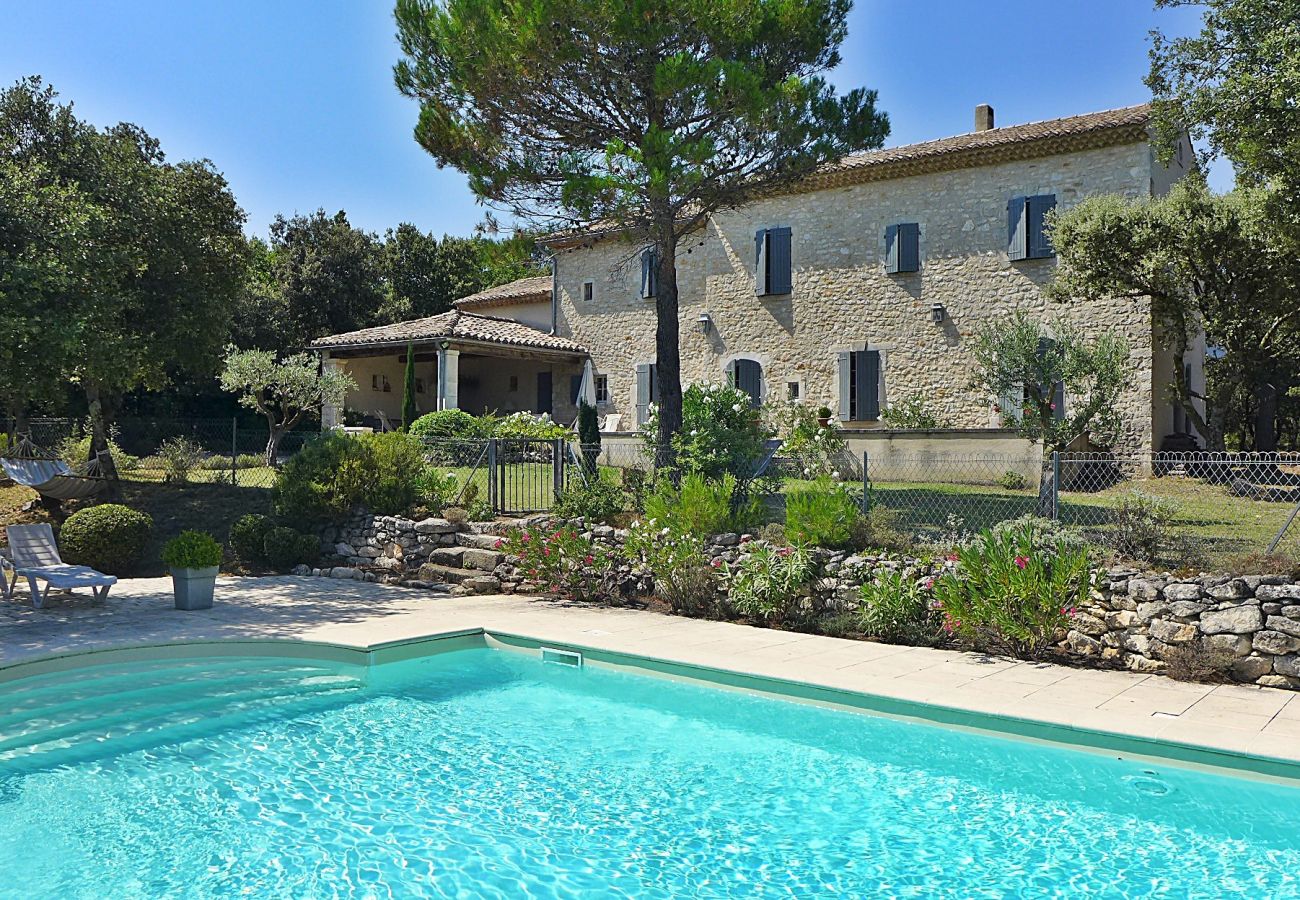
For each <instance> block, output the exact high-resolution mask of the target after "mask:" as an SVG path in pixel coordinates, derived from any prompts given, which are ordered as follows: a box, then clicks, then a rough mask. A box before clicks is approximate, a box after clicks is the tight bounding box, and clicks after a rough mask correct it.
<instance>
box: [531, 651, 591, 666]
mask: <svg viewBox="0 0 1300 900" xmlns="http://www.w3.org/2000/svg"><path fill="white" fill-rule="evenodd" d="M541 651H542V662H549V663H556V664H557V665H561V666H572V667H573V668H575V669H581V668H582V654H581V653H579V652H578V651H577V650H561V649H560V648H558V647H542V648H541Z"/></svg>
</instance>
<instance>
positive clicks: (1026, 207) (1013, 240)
mask: <svg viewBox="0 0 1300 900" xmlns="http://www.w3.org/2000/svg"><path fill="white" fill-rule="evenodd" d="M1053 209H1056V195H1055V194H1039V195H1037V196H1034V197H1012V198H1011V199H1010V200H1009V201H1007V257H1008V258H1009V259H1046V258H1048V257H1051V256H1055V255H1056V250H1055V249H1053V247H1052V241H1051V238H1050V237H1049V236H1048V234H1047V229H1046V228H1044V227H1043V226H1044V224H1045V222H1046V219H1047V214H1048V213H1049V212H1051V211H1052V210H1053Z"/></svg>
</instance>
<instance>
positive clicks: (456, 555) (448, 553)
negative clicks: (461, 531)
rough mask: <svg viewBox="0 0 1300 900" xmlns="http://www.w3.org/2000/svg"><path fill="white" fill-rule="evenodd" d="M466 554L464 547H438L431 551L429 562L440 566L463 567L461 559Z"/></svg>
mask: <svg viewBox="0 0 1300 900" xmlns="http://www.w3.org/2000/svg"><path fill="white" fill-rule="evenodd" d="M464 554H465V548H464V547H437V548H435V549H433V550H430V551H429V562H431V563H434V564H435V565H439V566H455V567H457V568H461V567H463V563H462V562H461V557H462V556H463V555H464Z"/></svg>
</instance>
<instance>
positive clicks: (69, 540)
mask: <svg viewBox="0 0 1300 900" xmlns="http://www.w3.org/2000/svg"><path fill="white" fill-rule="evenodd" d="M152 534H153V519H152V518H150V517H149V515H148V514H146V513H142V512H139V511H138V510H134V509H131V508H129V507H126V506H122V505H120V504H117V503H101V504H99V505H98V506H91V507H89V508H87V509H83V510H80V511H79V512H75V513H73V514H72V515H70V516H68V518H67V521H65V522H64V523H63V527H62V528H61V529H60V530H59V546H60V549H61V551H62V555H63V558H64V560H65V561H66V562H69V563H72V564H73V565H81V566H90V567H91V568H92V569H98V570H99V571H101V572H106V573H108V574H109V575H129V574H130V573H131V571H132V570H133V569H134V568H135V567H136V566H137V565H139V563H140V560H142V559H143V558H144V551H145V548H146V547H148V546H149V538H150V537H151V536H152Z"/></svg>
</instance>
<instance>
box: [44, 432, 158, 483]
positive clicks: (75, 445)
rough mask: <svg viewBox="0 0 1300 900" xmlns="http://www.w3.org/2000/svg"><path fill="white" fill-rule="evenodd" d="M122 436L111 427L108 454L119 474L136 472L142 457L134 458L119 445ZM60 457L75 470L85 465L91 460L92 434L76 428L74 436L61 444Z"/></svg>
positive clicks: (71, 435)
mask: <svg viewBox="0 0 1300 900" xmlns="http://www.w3.org/2000/svg"><path fill="white" fill-rule="evenodd" d="M120 436H121V435H120V434H119V432H118V429H117V426H116V425H111V426H109V430H108V452H109V453H110V454H111V455H112V457H113V464H114V465H115V466H117V470H118V471H119V472H134V471H135V470H136V469H138V468H140V457H138V456H132V455H131V454H130V453H127V452H126V451H125V450H123V449H122V448H121V446H119V445H118V443H117V442H118V438H119V437H120ZM59 456H60V457H61V458H62V459H63V460H64V461H65V462H66V463H67V464H68V465H70V466H73V467H74V468H75V467H76V466H79V465H82V464H83V463H85V462H86V460H88V459H89V458H90V432H89V431H87V430H84V429H83V428H82V427H81V426H80V425H78V426H76V427H75V428H74V429H73V431H72V434H70V435H69V436H68V437H67V438H66V439H65V440H63V441H62V442H61V443H60V444H59Z"/></svg>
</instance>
